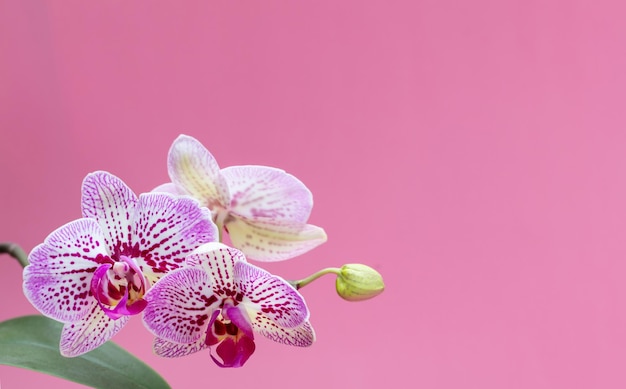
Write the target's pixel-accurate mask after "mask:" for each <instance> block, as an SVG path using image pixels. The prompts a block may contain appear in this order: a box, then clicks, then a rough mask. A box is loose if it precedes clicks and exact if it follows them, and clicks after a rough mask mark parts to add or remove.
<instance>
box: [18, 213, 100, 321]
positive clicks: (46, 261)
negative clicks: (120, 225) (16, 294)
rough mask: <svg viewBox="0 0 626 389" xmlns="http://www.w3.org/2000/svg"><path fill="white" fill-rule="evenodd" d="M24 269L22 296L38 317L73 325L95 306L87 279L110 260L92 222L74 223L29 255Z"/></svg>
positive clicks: (59, 230)
mask: <svg viewBox="0 0 626 389" xmlns="http://www.w3.org/2000/svg"><path fill="white" fill-rule="evenodd" d="M28 260H29V262H30V264H29V265H28V266H26V268H25V269H24V288H23V289H24V294H25V296H26V298H27V299H28V300H29V301H30V302H31V303H32V304H33V305H34V306H35V308H37V309H38V310H39V311H41V313H43V314H44V315H46V316H49V317H51V318H53V319H56V320H59V321H62V322H71V321H76V320H79V319H80V318H82V317H83V316H85V315H86V314H87V313H88V312H89V310H90V309H92V308H93V307H94V306H97V305H96V300H95V299H94V298H93V297H92V296H90V294H89V288H90V287H91V278H92V276H93V272H94V271H95V270H96V268H97V267H98V266H99V263H100V262H102V261H106V260H109V261H110V259H109V258H108V257H106V248H105V244H104V236H103V234H102V230H101V229H100V226H99V225H98V222H96V221H95V220H93V219H78V220H75V221H73V222H70V223H68V224H66V225H64V226H62V227H60V228H58V229H57V230H55V231H54V232H52V233H51V234H50V235H49V236H48V237H47V238H46V240H45V241H44V243H42V244H40V245H39V246H37V247H35V248H34V249H33V251H32V252H31V253H30V255H29V257H28Z"/></svg>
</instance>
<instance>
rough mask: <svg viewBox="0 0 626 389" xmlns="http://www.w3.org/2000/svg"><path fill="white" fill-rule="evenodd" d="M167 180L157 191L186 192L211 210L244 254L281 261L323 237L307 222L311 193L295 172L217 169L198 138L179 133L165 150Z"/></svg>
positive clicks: (236, 168)
mask: <svg viewBox="0 0 626 389" xmlns="http://www.w3.org/2000/svg"><path fill="white" fill-rule="evenodd" d="M168 172H169V176H170V179H171V180H172V182H171V183H168V184H164V185H161V186H159V187H157V188H156V189H155V191H166V192H171V193H178V194H190V195H191V196H193V197H195V198H197V199H198V200H200V202H201V203H202V204H204V205H206V206H208V207H209V209H211V212H212V214H213V220H214V222H215V223H216V224H217V225H218V228H219V229H220V234H221V230H222V228H223V229H224V230H225V231H226V232H228V234H229V237H230V241H231V243H232V245H233V246H234V247H236V248H238V249H239V250H241V251H242V252H243V253H244V254H245V255H246V256H247V257H248V258H251V259H256V260H259V261H280V260H285V259H289V258H293V257H295V256H298V255H300V254H303V253H305V252H306V251H309V250H311V249H312V248H314V247H316V246H318V245H320V244H322V243H324V242H325V241H326V233H325V232H324V230H323V229H322V228H320V227H317V226H314V225H311V224H307V220H308V218H309V215H310V213H311V209H312V207H313V196H312V195H311V192H310V191H309V190H308V189H307V187H306V186H305V185H304V184H303V183H302V182H301V181H300V180H298V179H297V178H296V177H294V176H292V175H290V174H288V173H286V172H285V171H283V170H280V169H276V168H272V167H267V166H251V165H249V166H231V167H228V168H224V169H220V167H219V166H218V164H217V161H216V160H215V158H214V157H213V155H211V153H210V152H209V151H208V150H207V149H206V148H205V147H204V146H203V145H202V144H201V143H200V142H199V141H197V140H196V139H194V138H192V137H190V136H186V135H180V136H179V137H178V138H177V139H176V140H175V141H174V143H173V144H172V147H171V148H170V151H169V155H168Z"/></svg>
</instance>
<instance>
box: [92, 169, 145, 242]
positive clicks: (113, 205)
mask: <svg viewBox="0 0 626 389" xmlns="http://www.w3.org/2000/svg"><path fill="white" fill-rule="evenodd" d="M82 191H83V195H82V199H81V202H82V209H83V216H84V217H88V218H92V219H95V220H97V221H98V223H100V227H101V228H102V231H103V232H104V236H105V241H106V245H107V247H108V249H109V252H110V253H115V254H119V253H117V252H116V250H119V247H120V245H122V244H124V243H125V244H126V245H128V244H129V243H130V240H131V228H130V224H131V218H132V215H133V211H134V209H135V206H136V204H137V196H135V194H134V193H133V192H132V190H131V189H130V188H129V187H128V186H127V185H126V184H125V183H124V182H123V181H122V180H120V179H119V178H117V177H115V176H114V175H112V174H109V173H107V172H95V173H91V174H89V175H87V177H85V179H84V180H83V188H82Z"/></svg>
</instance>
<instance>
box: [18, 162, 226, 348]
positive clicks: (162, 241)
mask: <svg viewBox="0 0 626 389" xmlns="http://www.w3.org/2000/svg"><path fill="white" fill-rule="evenodd" d="M82 214H83V218H81V219H78V220H75V221H72V222H70V223H68V224H66V225H64V226H62V227H60V228H58V229H57V230H56V231H54V232H52V233H51V234H50V235H49V236H48V237H47V238H46V239H45V241H44V243H42V244H40V245H39V246H37V247H35V248H34V249H33V251H32V252H31V253H30V255H29V262H30V264H29V265H28V266H26V268H25V269H24V294H25V295H26V297H27V298H28V300H29V301H30V302H31V303H32V304H33V305H34V306H35V307H36V308H37V309H38V310H39V311H41V313H43V314H44V315H46V316H49V317H51V318H53V319H55V320H57V321H60V322H63V323H65V324H64V327H63V331H62V334H61V344H60V350H61V354H63V355H64V356H68V357H73V356H78V355H81V354H84V353H86V352H88V351H90V350H93V349H95V348H97V347H99V346H100V345H102V344H103V343H104V342H106V341H107V340H108V339H110V338H111V337H112V336H113V335H115V334H116V333H117V332H118V331H119V330H120V329H121V328H122V327H123V326H124V325H125V324H126V322H127V321H128V319H129V317H130V315H135V314H138V313H140V312H141V311H143V310H144V309H145V307H146V304H147V301H146V299H145V293H146V291H147V290H148V288H149V287H150V285H151V284H154V283H155V282H156V281H157V280H159V279H160V278H161V277H162V276H163V275H164V274H166V273H167V272H169V271H171V270H174V269H177V268H179V267H180V266H181V265H183V264H184V258H185V256H186V255H187V254H188V253H190V252H191V251H193V250H194V249H195V248H196V247H198V246H199V245H201V244H203V243H207V242H212V241H215V240H216V238H217V227H216V226H215V224H213V222H212V221H211V215H210V212H209V210H208V209H207V208H205V207H202V206H200V204H199V203H198V202H197V201H196V200H194V199H192V198H190V197H182V196H181V197H176V196H173V195H171V194H167V193H147V194H142V195H140V196H139V197H137V196H136V195H135V194H134V193H133V192H132V191H131V190H130V188H128V186H126V184H125V183H124V182H122V180H120V179H119V178H117V177H115V176H113V175H112V174H109V173H107V172H95V173H92V174H89V175H88V176H87V177H86V178H85V179H84V181H83V185H82Z"/></svg>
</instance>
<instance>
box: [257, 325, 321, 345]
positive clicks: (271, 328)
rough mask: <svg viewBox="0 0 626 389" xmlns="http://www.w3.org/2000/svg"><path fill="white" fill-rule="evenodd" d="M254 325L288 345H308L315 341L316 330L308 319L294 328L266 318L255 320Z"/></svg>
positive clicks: (274, 339)
mask: <svg viewBox="0 0 626 389" xmlns="http://www.w3.org/2000/svg"><path fill="white" fill-rule="evenodd" d="M252 327H253V328H254V330H255V331H256V332H258V333H260V334H261V335H263V336H265V337H266V338H268V339H270V340H273V341H274V342H277V343H282V344H286V345H288V346H297V347H308V346H310V345H312V344H313V342H315V332H314V331H313V327H312V326H311V323H309V322H308V321H305V322H304V323H302V324H300V325H299V326H297V327H294V328H283V327H280V326H278V325H276V323H273V322H272V321H271V320H268V319H267V318H265V319H264V320H259V319H257V320H255V321H254V322H253V323H252Z"/></svg>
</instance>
